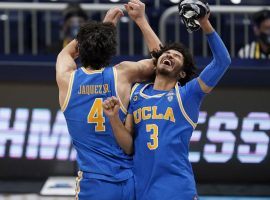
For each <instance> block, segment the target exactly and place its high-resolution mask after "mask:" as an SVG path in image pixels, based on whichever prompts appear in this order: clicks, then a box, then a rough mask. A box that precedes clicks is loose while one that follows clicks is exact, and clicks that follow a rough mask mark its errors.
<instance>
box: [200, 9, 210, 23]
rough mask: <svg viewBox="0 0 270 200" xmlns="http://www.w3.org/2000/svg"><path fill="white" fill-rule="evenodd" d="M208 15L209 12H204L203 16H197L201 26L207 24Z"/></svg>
mask: <svg viewBox="0 0 270 200" xmlns="http://www.w3.org/2000/svg"><path fill="white" fill-rule="evenodd" d="M209 17H210V12H209V13H208V14H206V15H205V16H204V17H202V18H199V19H198V22H199V23H200V25H201V26H203V25H204V24H207V23H208V22H209Z"/></svg>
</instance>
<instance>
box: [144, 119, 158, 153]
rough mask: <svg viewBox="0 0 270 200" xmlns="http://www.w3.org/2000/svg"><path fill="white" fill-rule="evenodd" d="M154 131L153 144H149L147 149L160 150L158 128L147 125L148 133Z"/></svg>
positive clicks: (153, 125)
mask: <svg viewBox="0 0 270 200" xmlns="http://www.w3.org/2000/svg"><path fill="white" fill-rule="evenodd" d="M152 130H153V133H152V134H151V135H150V138H151V139H152V142H147V147H148V148H149V149H150V150H155V149H156V148H158V126H157V125H156V124H147V125H146V132H151V131H152Z"/></svg>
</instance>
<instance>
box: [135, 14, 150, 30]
mask: <svg viewBox="0 0 270 200" xmlns="http://www.w3.org/2000/svg"><path fill="white" fill-rule="evenodd" d="M135 23H136V24H137V25H138V26H139V27H140V26H143V25H145V24H148V22H147V20H146V17H145V16H143V17H139V18H138V19H136V20H135Z"/></svg>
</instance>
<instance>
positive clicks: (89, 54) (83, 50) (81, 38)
mask: <svg viewBox="0 0 270 200" xmlns="http://www.w3.org/2000/svg"><path fill="white" fill-rule="evenodd" d="M76 39H77V41H78V50H79V57H80V60H81V63H82V65H83V67H85V68H86V67H91V68H92V69H95V70H97V69H101V68H103V67H106V66H108V64H109V63H110V60H111V58H112V56H114V55H115V54H116V46H117V42H116V27H115V26H114V25H113V24H112V23H108V22H106V23H102V22H97V21H89V22H87V23H85V24H83V25H82V26H81V28H80V30H79V32H78V35H77V37H76Z"/></svg>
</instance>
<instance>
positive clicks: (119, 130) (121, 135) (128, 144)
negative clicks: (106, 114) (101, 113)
mask: <svg viewBox="0 0 270 200" xmlns="http://www.w3.org/2000/svg"><path fill="white" fill-rule="evenodd" d="M109 119H110V123H111V126H112V129H113V133H114V136H115V138H116V141H117V143H118V144H119V146H120V147H121V148H122V149H123V150H124V152H125V153H126V154H128V155H130V154H132V153H133V137H132V134H131V132H130V131H129V130H128V129H127V128H126V127H125V126H124V124H123V123H122V121H121V120H120V118H119V116H114V117H110V118H109Z"/></svg>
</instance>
